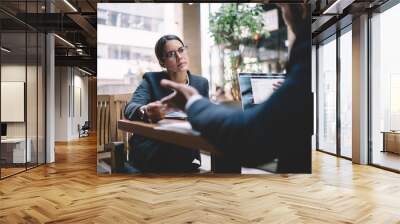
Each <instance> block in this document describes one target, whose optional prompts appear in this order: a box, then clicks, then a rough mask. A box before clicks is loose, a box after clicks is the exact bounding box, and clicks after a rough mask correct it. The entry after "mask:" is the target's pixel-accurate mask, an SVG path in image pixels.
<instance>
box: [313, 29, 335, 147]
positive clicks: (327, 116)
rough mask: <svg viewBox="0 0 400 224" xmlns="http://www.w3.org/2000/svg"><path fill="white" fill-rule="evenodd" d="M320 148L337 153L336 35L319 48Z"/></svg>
mask: <svg viewBox="0 0 400 224" xmlns="http://www.w3.org/2000/svg"><path fill="white" fill-rule="evenodd" d="M317 63H318V146H317V147H318V149H319V150H322V151H326V152H329V153H334V154H336V92H337V91H336V36H333V37H331V38H329V40H327V41H326V42H325V43H322V44H320V45H319V48H318V61H317Z"/></svg>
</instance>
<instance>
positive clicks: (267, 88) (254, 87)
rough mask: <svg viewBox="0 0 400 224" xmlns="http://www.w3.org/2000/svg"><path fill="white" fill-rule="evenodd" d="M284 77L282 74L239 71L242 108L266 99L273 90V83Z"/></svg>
mask: <svg viewBox="0 0 400 224" xmlns="http://www.w3.org/2000/svg"><path fill="white" fill-rule="evenodd" d="M284 79H285V75H284V74H265V73H239V87H240V94H241V97H242V107H243V110H246V109H248V108H251V107H252V106H254V105H257V104H260V103H262V102H264V101H265V100H267V99H268V98H269V97H270V96H271V95H272V93H273V91H274V90H273V84H274V83H277V82H278V81H284Z"/></svg>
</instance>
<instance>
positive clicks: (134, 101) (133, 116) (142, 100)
mask: <svg viewBox="0 0 400 224" xmlns="http://www.w3.org/2000/svg"><path fill="white" fill-rule="evenodd" d="M150 94H151V93H150V84H149V82H148V81H147V80H146V79H143V81H142V83H140V85H139V87H138V88H137V89H136V90H135V92H134V93H133V95H132V98H131V100H130V101H129V103H128V104H127V105H126V107H125V112H124V114H125V117H126V118H127V119H129V120H140V116H139V111H138V109H139V107H141V106H143V105H146V104H148V103H150V96H151V95H150Z"/></svg>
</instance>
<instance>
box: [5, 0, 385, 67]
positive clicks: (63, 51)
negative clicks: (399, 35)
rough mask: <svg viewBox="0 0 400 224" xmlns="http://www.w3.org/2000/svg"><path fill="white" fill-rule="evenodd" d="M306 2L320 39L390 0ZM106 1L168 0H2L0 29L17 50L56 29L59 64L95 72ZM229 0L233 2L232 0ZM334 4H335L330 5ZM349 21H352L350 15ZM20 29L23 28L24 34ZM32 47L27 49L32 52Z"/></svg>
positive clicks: (313, 26)
mask: <svg viewBox="0 0 400 224" xmlns="http://www.w3.org/2000/svg"><path fill="white" fill-rule="evenodd" d="M305 1H306V2H308V3H310V4H311V9H312V15H313V17H312V31H313V38H314V39H318V38H323V37H324V36H326V35H329V34H327V33H326V32H327V30H329V27H332V26H334V24H336V23H337V21H339V20H341V19H343V18H344V17H346V16H354V15H357V13H360V12H365V10H369V9H373V8H376V7H378V6H380V5H382V4H383V3H385V2H386V1H387V0H336V1H337V2H338V3H339V4H336V3H335V0H305ZM105 2H168V1H163V0H159V1H117V0H109V1H106V0H68V1H66V0H47V6H46V1H45V0H24V1H18V0H1V2H0V25H1V30H2V32H3V33H10V34H7V35H6V37H5V38H10V40H13V41H14V42H15V43H14V45H15V46H14V47H16V48H17V49H18V47H17V46H24V43H25V39H24V38H22V39H21V37H22V36H23V33H24V32H25V30H26V29H27V30H28V32H29V31H39V32H54V33H56V34H57V35H58V36H59V37H60V38H58V37H57V38H55V45H56V46H55V48H56V49H55V53H56V65H74V66H80V67H82V68H87V69H88V70H90V71H91V72H93V73H96V60H97V53H96V45H97V43H96V40H97V31H96V27H97V12H96V8H97V3H105ZM169 2H170V1H169ZM205 2H206V1H205ZM226 2H231V0H227V1H226ZM269 2H270V3H276V2H292V3H293V2H303V0H291V1H288V0H270V1H269ZM332 5H335V7H331V6H332ZM328 8H330V9H329V10H328ZM332 8H333V9H332ZM50 11H51V13H50ZM349 21H350V22H351V18H350V20H349ZM344 25H345V24H344ZM21 31H23V32H22V34H21ZM324 32H325V33H324ZM332 32H334V31H332ZM11 33H13V34H11ZM3 36H4V35H3ZM61 38H62V39H64V40H66V41H67V42H69V43H67V42H66V41H63V40H62V39H61ZM28 41H29V40H28ZM3 43H4V42H3ZM71 44H72V45H71ZM28 46H29V47H30V46H34V45H33V44H31V45H28ZM29 47H28V52H30V49H29ZM21 49H23V48H21Z"/></svg>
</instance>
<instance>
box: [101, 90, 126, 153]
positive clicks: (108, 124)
mask: <svg viewBox="0 0 400 224" xmlns="http://www.w3.org/2000/svg"><path fill="white" fill-rule="evenodd" d="M130 96H131V94H123V95H98V96H97V145H98V147H100V149H99V148H98V150H99V151H102V149H104V145H105V144H108V143H111V142H116V141H124V142H125V141H127V140H125V138H127V137H126V134H124V133H123V132H122V131H120V130H118V127H117V122H118V120H121V119H124V109H125V106H126V104H127V103H128V101H129V98H130Z"/></svg>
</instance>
